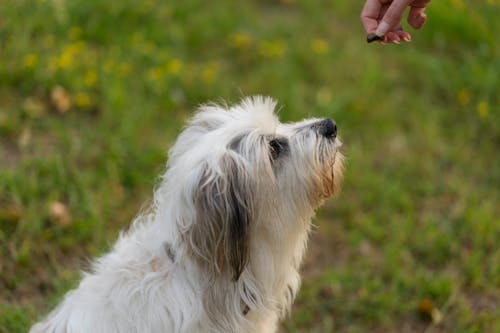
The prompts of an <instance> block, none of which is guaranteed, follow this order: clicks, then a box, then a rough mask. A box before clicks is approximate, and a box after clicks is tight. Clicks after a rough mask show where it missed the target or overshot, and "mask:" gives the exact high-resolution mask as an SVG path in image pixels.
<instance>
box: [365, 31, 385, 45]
mask: <svg viewBox="0 0 500 333" xmlns="http://www.w3.org/2000/svg"><path fill="white" fill-rule="evenodd" d="M382 38H384V37H383V36H379V35H376V34H374V33H369V34H367V35H366V42H367V43H372V42H374V41H376V40H381V39H382Z"/></svg>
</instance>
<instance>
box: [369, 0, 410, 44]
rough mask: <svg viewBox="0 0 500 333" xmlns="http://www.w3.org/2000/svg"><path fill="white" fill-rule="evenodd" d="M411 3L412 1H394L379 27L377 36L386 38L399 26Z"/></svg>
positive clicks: (376, 32)
mask: <svg viewBox="0 0 500 333" xmlns="http://www.w3.org/2000/svg"><path fill="white" fill-rule="evenodd" d="M410 1H411V0H394V1H393V2H392V4H391V5H390V7H389V8H388V9H387V12H386V13H385V15H384V17H383V18H382V21H381V22H380V24H379V25H378V27H377V31H375V34H376V35H377V36H384V35H385V34H386V33H387V32H389V31H391V29H392V28H393V27H394V26H396V25H398V24H399V22H401V18H402V17H403V13H404V11H405V9H406V7H407V6H408V4H409V3H410Z"/></svg>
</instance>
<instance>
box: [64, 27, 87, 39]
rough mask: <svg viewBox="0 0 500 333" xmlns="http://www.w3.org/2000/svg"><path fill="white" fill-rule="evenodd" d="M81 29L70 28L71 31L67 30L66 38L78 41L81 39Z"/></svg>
mask: <svg viewBox="0 0 500 333" xmlns="http://www.w3.org/2000/svg"><path fill="white" fill-rule="evenodd" d="M82 32H83V30H82V28H80V27H72V28H71V29H69V32H68V36H69V38H70V39H71V40H77V39H80V37H82Z"/></svg>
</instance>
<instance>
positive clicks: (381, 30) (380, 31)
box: [375, 21, 391, 37]
mask: <svg viewBox="0 0 500 333" xmlns="http://www.w3.org/2000/svg"><path fill="white" fill-rule="evenodd" d="M390 28H391V26H390V25H389V24H388V23H387V22H385V21H382V22H380V24H379V25H378V27H377V30H376V31H375V34H376V35H377V36H379V37H382V36H384V35H385V34H386V33H387V32H388V31H389V29H390Z"/></svg>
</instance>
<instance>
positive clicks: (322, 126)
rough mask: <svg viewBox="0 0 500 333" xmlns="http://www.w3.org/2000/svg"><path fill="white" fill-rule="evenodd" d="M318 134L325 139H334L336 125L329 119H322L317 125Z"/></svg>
mask: <svg viewBox="0 0 500 333" xmlns="http://www.w3.org/2000/svg"><path fill="white" fill-rule="evenodd" d="M318 131H319V134H321V135H322V136H324V137H326V138H335V137H336V136H337V124H335V121H333V120H331V119H324V120H322V121H320V122H319V124H318Z"/></svg>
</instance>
